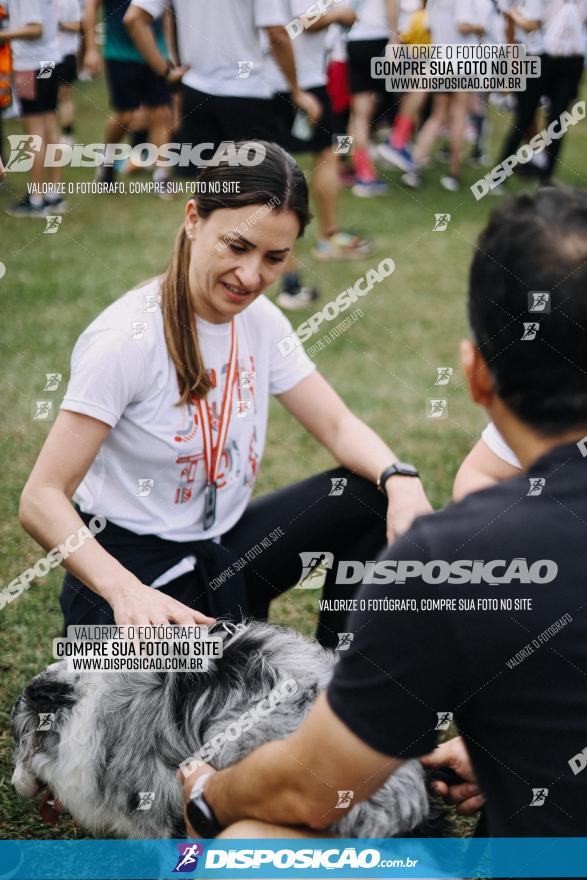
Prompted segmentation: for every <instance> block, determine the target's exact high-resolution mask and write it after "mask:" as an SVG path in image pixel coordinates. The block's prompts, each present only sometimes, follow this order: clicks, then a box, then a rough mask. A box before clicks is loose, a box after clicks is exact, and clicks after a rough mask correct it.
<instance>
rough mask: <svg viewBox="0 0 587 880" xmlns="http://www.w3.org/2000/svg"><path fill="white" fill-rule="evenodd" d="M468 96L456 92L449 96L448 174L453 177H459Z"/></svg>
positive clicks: (465, 93)
mask: <svg viewBox="0 0 587 880" xmlns="http://www.w3.org/2000/svg"><path fill="white" fill-rule="evenodd" d="M468 102H469V95H468V93H467V92H456V93H455V94H454V95H452V96H451V99H450V106H449V117H450V129H449V131H450V135H449V137H450V164H449V173H450V174H451V175H452V176H453V177H460V176H461V163H462V160H463V144H464V142H465V129H466V126H467V107H468Z"/></svg>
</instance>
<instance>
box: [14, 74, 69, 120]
mask: <svg viewBox="0 0 587 880" xmlns="http://www.w3.org/2000/svg"><path fill="white" fill-rule="evenodd" d="M47 72H49V76H43V74H46V73H47ZM39 74H41V77H40V78H39ZM58 88H59V80H58V79H57V76H56V75H55V69H53V70H51V69H50V68H46V69H45V70H43V69H41V70H19V71H18V72H15V73H14V90H15V92H16V94H17V96H18V99H19V101H20V107H21V116H38V115H40V114H42V113H55V110H56V109H57V90H58Z"/></svg>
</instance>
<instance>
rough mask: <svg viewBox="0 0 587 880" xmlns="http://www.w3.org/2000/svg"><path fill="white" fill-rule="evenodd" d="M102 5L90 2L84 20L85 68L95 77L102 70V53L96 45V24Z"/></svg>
mask: <svg viewBox="0 0 587 880" xmlns="http://www.w3.org/2000/svg"><path fill="white" fill-rule="evenodd" d="M101 3H102V0H88V2H87V3H86V9H85V12H84V17H83V19H82V31H83V34H84V46H85V53H84V62H83V66H84V67H85V69H86V70H89V71H90V73H92V74H94V75H95V74H96V73H98V71H99V69H100V53H99V51H98V46H97V44H96V22H97V20H98V9H99V8H100V5H101Z"/></svg>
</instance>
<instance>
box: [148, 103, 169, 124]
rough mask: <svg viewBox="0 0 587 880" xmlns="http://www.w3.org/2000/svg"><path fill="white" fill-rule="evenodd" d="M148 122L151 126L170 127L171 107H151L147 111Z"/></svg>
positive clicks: (164, 105)
mask: <svg viewBox="0 0 587 880" xmlns="http://www.w3.org/2000/svg"><path fill="white" fill-rule="evenodd" d="M149 122H150V124H151V125H170V124H171V107H168V106H167V105H166V104H163V105H162V106H160V107H151V108H150V110H149Z"/></svg>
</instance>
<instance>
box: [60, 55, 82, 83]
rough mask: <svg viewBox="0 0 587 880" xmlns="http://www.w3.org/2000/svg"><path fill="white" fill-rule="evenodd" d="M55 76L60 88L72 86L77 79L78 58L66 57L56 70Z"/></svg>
mask: <svg viewBox="0 0 587 880" xmlns="http://www.w3.org/2000/svg"><path fill="white" fill-rule="evenodd" d="M55 76H56V77H57V82H58V83H59V85H60V86H62V85H66V86H70V85H71V84H72V83H74V82H75V81H76V79H77V58H76V57H75V55H74V54H71V55H66V56H65V57H64V58H63V60H62V61H60V62H59V64H58V65H57V66H56V68H55Z"/></svg>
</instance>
